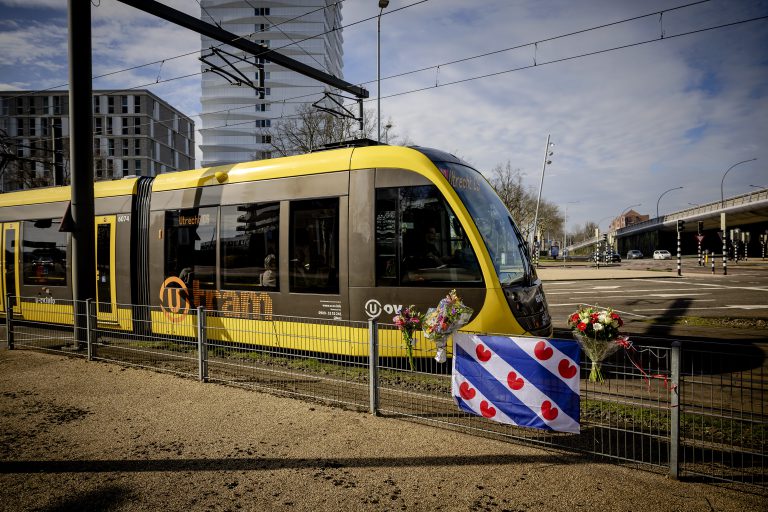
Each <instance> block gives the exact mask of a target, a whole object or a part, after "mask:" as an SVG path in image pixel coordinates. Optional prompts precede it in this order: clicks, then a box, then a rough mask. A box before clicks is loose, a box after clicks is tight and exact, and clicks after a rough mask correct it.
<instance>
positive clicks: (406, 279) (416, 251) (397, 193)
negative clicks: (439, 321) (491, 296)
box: [376, 185, 483, 287]
mask: <svg viewBox="0 0 768 512" xmlns="http://www.w3.org/2000/svg"><path fill="white" fill-rule="evenodd" d="M376 284H377V285H378V286H398V285H401V286H436V285H439V286H452V285H454V286H465V287H466V286H481V285H482V284H483V278H482V274H481V272H480V265H479V264H478V262H477V257H476V255H475V252H474V250H473V249H472V246H471V245H470V243H469V239H468V238H467V235H466V233H465V232H464V229H463V227H462V226H461V222H459V219H458V218H457V217H456V215H455V214H454V213H453V211H452V210H451V208H450V207H449V206H448V204H447V203H446V201H445V199H444V198H443V197H442V195H441V194H440V192H439V191H438V189H437V187H435V186H434V185H425V186H418V187H397V188H380V189H377V190H376Z"/></svg>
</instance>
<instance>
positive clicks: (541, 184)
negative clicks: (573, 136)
mask: <svg viewBox="0 0 768 512" xmlns="http://www.w3.org/2000/svg"><path fill="white" fill-rule="evenodd" d="M550 137H551V135H547V146H546V148H545V149H544V165H543V166H542V168H541V181H540V182H539V197H538V198H537V199H536V213H535V214H534V216H533V236H532V244H531V245H532V246H534V250H535V249H536V247H535V245H536V228H537V227H538V222H539V203H540V202H541V189H542V188H544V171H546V170H547V165H548V164H551V163H552V160H550V159H549V157H550V156H552V155H553V154H554V153H553V152H552V151H550V148H551V147H553V146H554V145H555V143H554V142H550V141H549V139H550ZM537 256H538V254H537ZM537 259H538V258H537Z"/></svg>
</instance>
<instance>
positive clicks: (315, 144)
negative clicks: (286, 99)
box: [270, 105, 375, 156]
mask: <svg viewBox="0 0 768 512" xmlns="http://www.w3.org/2000/svg"><path fill="white" fill-rule="evenodd" d="M364 118H365V123H364V126H363V132H362V134H361V133H360V124H359V122H358V121H357V120H355V119H350V118H347V117H338V116H334V115H332V114H330V113H328V112H325V111H322V110H318V109H316V108H315V107H313V106H312V105H303V106H301V107H300V108H299V109H298V110H297V111H296V115H295V116H292V117H290V118H285V119H283V120H281V121H279V122H277V126H276V127H275V128H273V129H272V130H270V137H271V142H270V145H271V146H272V148H273V149H274V150H275V151H276V152H277V153H278V154H280V155H281V156H287V155H296V154H301V153H307V152H310V151H313V150H316V149H318V148H321V147H323V146H324V145H326V144H333V143H336V142H342V141H345V140H351V139H358V138H365V137H370V136H371V134H372V133H373V131H374V128H375V124H374V123H375V121H374V120H375V117H374V116H373V115H372V114H371V112H366V115H365V116H364Z"/></svg>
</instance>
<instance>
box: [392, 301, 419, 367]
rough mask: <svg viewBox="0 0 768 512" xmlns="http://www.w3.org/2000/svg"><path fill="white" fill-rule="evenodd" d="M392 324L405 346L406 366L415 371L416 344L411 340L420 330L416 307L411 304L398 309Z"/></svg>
mask: <svg viewBox="0 0 768 512" xmlns="http://www.w3.org/2000/svg"><path fill="white" fill-rule="evenodd" d="M392 322H394V324H395V326H397V328H398V329H400V333H401V334H402V336H403V343H404V344H405V353H406V354H407V355H408V364H409V365H410V366H411V370H415V366H416V365H415V364H414V361H413V346H414V345H415V344H416V340H415V339H414V338H413V333H414V332H415V331H416V330H417V329H420V328H421V314H420V313H419V312H418V311H416V306H414V305H413V304H411V305H410V306H408V307H405V308H403V307H401V308H400V309H398V310H397V315H395V317H394V318H392Z"/></svg>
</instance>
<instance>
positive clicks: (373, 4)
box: [0, 0, 768, 231]
mask: <svg viewBox="0 0 768 512" xmlns="http://www.w3.org/2000/svg"><path fill="white" fill-rule="evenodd" d="M92 3H93V4H94V5H93V6H92V8H91V16H92V26H93V74H94V76H97V77H99V78H95V79H94V82H93V88H94V89H118V88H119V89H122V88H126V89H129V88H146V89H148V90H150V91H152V92H153V93H155V94H157V95H158V96H160V97H161V98H163V99H164V100H166V101H168V102H169V103H170V104H172V105H174V106H175V107H177V108H178V109H180V110H181V111H182V112H184V113H185V114H187V115H188V116H190V117H192V118H193V120H194V121H196V122H198V123H199V117H195V116H196V115H198V114H199V113H200V101H199V97H200V75H199V72H200V63H199V61H198V60H197V57H198V56H199V52H200V37H199V35H197V34H195V33H193V32H190V31H186V30H184V29H181V28H178V27H174V26H172V25H171V24H169V23H167V22H164V21H162V20H155V19H153V18H152V17H151V16H149V15H146V14H144V13H142V12H140V11H137V10H136V9H134V8H131V7H128V6H125V5H123V4H120V3H119V2H117V1H116V0H93V2H92ZM162 3H165V4H166V5H170V6H171V7H173V8H176V9H179V10H181V11H184V12H186V13H188V14H192V15H195V16H199V13H200V7H199V5H198V3H197V2H196V0H162ZM66 9H67V2H66V0H0V91H1V90H41V89H48V88H58V89H66V88H67V85H66V84H67V81H68V68H67V10H66ZM662 11H663V12H662ZM378 14H379V8H378V6H377V1H376V0H346V1H344V2H343V9H342V15H343V23H344V25H345V26H346V28H345V29H344V31H343V38H344V77H343V78H344V79H345V80H347V81H348V82H351V83H354V84H363V85H364V87H366V88H367V89H368V90H369V91H370V93H371V98H370V100H369V101H368V103H367V104H366V108H367V109H371V110H372V111H374V112H375V109H376V96H377V83H376V78H377V66H376V64H377V18H376V17H377V15H378ZM756 18H759V19H756ZM750 20H751V21H750ZM380 21H381V54H380V55H381V109H382V114H381V115H382V119H384V120H389V119H391V121H392V123H393V125H394V126H393V128H392V133H397V134H398V135H400V136H404V137H407V139H408V140H409V141H410V142H412V143H414V144H418V145H422V146H428V147H434V148H438V149H442V150H445V151H449V152H451V153H453V154H455V155H457V156H459V157H461V158H463V159H464V160H466V161H468V162H469V163H471V164H472V165H473V166H475V167H476V168H477V169H479V170H481V171H483V172H484V173H486V175H490V171H491V170H492V169H493V168H494V167H496V166H498V165H507V163H509V165H510V166H511V168H512V169H519V170H520V173H521V174H522V176H523V183H524V184H525V185H526V186H527V187H529V188H530V189H531V190H532V191H534V193H538V190H539V187H540V186H541V190H542V198H543V199H545V200H547V201H549V202H552V203H554V204H556V205H558V207H559V208H560V210H561V212H564V213H565V210H566V208H567V223H568V227H569V230H571V231H572V230H575V229H576V228H577V227H578V226H580V225H583V224H584V223H585V222H588V221H591V222H596V223H598V224H599V226H600V227H601V229H606V228H607V226H608V224H609V223H610V221H611V220H612V219H613V218H614V217H616V216H618V215H619V214H621V213H622V212H624V211H625V210H627V209H629V207H632V209H634V210H636V211H638V212H639V213H641V214H647V215H650V216H651V218H653V217H655V216H656V212H657V208H658V212H659V214H661V215H664V214H669V213H673V212H675V211H679V210H681V209H685V208H689V207H691V206H692V205H698V204H705V203H709V202H713V201H717V200H719V199H720V194H721V186H722V193H723V195H724V196H725V197H730V196H735V195H739V194H745V193H749V192H755V191H758V190H759V188H758V187H768V149H766V141H768V0H752V1H748V0H711V1H705V2H698V3H697V2H692V1H690V0H688V1H686V0H680V1H670V0H645V1H643V2H638V1H633V0H591V1H588V0H582V1H578V2H574V1H572V0H552V1H549V0H537V1H536V0H530V1H529V0H482V1H473V2H467V1H466V0H391V1H390V4H389V6H388V7H387V8H386V9H385V10H384V11H383V13H382V16H381V20H380ZM724 25H725V26H724ZM182 55H183V57H179V56H182ZM456 61H460V62H456ZM128 68H134V69H131V70H128V71H123V70H126V69H128ZM185 75H191V76H189V77H188V78H186V79H176V78H177V77H180V76H185ZM547 137H550V139H551V141H552V142H553V143H554V146H553V147H552V148H551V150H552V151H553V153H554V154H553V155H552V156H551V157H550V159H551V161H552V163H551V164H550V165H547V166H546V169H545V170H544V172H543V175H544V179H543V184H542V181H541V180H542V170H543V167H544V166H543V162H544V155H545V149H546V141H547ZM196 142H197V143H200V142H201V138H200V136H199V134H198V135H197V137H196ZM199 158H200V153H199V151H198V161H199ZM753 158H756V159H757V160H756V161H750V162H746V163H742V164H739V165H737V166H736V167H733V168H731V166H733V165H734V164H737V163H739V162H743V161H745V160H751V159H753ZM729 168H730V171H728V169H729ZM726 171H728V173H727V175H726ZM677 187H683V188H682V189H677ZM670 189H675V190H670Z"/></svg>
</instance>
